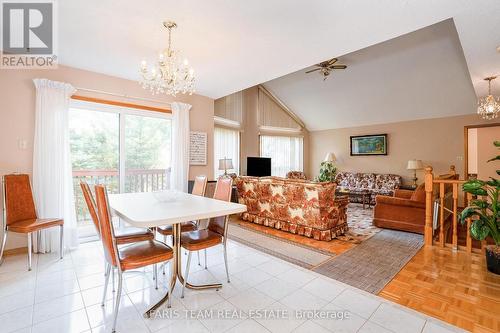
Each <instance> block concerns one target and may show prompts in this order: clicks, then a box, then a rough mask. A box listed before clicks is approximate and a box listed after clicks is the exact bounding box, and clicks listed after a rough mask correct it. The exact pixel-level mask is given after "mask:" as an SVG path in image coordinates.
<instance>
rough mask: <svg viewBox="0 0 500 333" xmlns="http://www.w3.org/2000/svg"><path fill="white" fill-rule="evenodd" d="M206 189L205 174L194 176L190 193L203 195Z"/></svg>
mask: <svg viewBox="0 0 500 333" xmlns="http://www.w3.org/2000/svg"><path fill="white" fill-rule="evenodd" d="M206 189H207V176H196V178H195V179H194V185H193V191H192V192H191V194H194V195H199V196H204V195H205V190H206Z"/></svg>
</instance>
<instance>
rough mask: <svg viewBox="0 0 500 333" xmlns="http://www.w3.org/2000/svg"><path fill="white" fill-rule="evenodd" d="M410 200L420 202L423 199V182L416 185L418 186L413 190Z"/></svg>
mask: <svg viewBox="0 0 500 333" xmlns="http://www.w3.org/2000/svg"><path fill="white" fill-rule="evenodd" d="M411 200H414V201H420V202H424V201H425V184H424V183H422V184H420V185H418V187H417V188H416V189H415V191H414V192H413V194H412V196H411Z"/></svg>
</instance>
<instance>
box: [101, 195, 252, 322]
mask: <svg viewBox="0 0 500 333" xmlns="http://www.w3.org/2000/svg"><path fill="white" fill-rule="evenodd" d="M109 205H110V207H111V211H112V213H113V214H114V215H116V216H118V217H119V218H120V219H122V220H123V221H125V222H126V223H128V224H130V225H132V226H134V227H139V228H150V229H154V228H155V227H159V226H167V225H172V231H173V232H172V236H173V237H172V238H173V242H172V244H173V246H172V247H173V254H174V256H173V260H174V262H173V265H172V278H171V281H170V283H171V290H173V288H174V286H175V283H176V281H177V280H179V282H180V283H181V284H184V278H183V276H182V260H181V259H182V254H181V223H183V222H189V221H200V220H205V219H210V218H213V217H218V216H228V215H231V214H237V213H243V212H246V210H247V207H246V206H245V205H242V204H239V203H233V202H227V201H222V200H216V199H212V198H207V197H203V196H198V195H192V194H188V193H184V192H180V191H172V190H170V191H159V192H140V193H119V194H110V195H109ZM186 287H187V288H190V289H208V288H216V289H219V288H222V284H220V283H215V284H205V285H194V284H191V283H188V282H187V281H186ZM168 297H170V295H169V294H168V292H167V293H166V294H165V296H164V297H163V298H162V299H161V300H160V301H158V302H157V303H156V304H154V305H153V306H151V308H149V309H148V310H147V311H146V313H145V314H144V315H145V316H146V317H150V316H151V314H152V313H153V312H154V311H155V310H157V309H158V308H160V307H161V305H162V304H164V303H165V302H166V301H167V300H168Z"/></svg>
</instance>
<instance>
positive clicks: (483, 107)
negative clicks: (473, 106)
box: [477, 76, 500, 120]
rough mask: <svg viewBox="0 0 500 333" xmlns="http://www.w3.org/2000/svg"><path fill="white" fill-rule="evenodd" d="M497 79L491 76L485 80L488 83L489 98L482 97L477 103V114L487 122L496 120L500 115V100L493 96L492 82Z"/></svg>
mask: <svg viewBox="0 0 500 333" xmlns="http://www.w3.org/2000/svg"><path fill="white" fill-rule="evenodd" d="M496 78H497V77H496V76H490V77H487V78H485V79H484V80H485V81H488V96H486V97H481V98H480V99H479V100H478V102H477V105H478V107H477V113H478V114H479V115H480V116H481V117H482V118H483V119H486V120H491V119H495V118H496V117H498V114H499V113H500V98H498V97H497V98H495V97H494V96H493V95H492V94H491V81H493V80H494V79H496Z"/></svg>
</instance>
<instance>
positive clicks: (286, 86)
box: [264, 19, 476, 130]
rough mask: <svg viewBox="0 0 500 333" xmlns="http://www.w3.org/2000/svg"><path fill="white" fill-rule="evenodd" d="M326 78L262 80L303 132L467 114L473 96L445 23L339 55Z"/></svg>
mask: <svg viewBox="0 0 500 333" xmlns="http://www.w3.org/2000/svg"><path fill="white" fill-rule="evenodd" d="M338 63H339V64H347V65H348V67H347V69H345V70H340V71H339V70H337V71H334V72H333V73H332V74H331V75H330V76H329V77H328V79H327V80H325V81H323V77H322V76H321V75H320V74H319V72H315V73H309V74H306V71H307V70H308V69H312V68H314V67H310V68H307V69H303V70H299V71H297V72H295V73H292V74H288V75H285V76H282V77H280V78H278V79H274V80H271V81H269V82H266V83H265V84H264V85H265V87H266V88H267V89H268V90H270V91H272V92H273V93H274V94H275V95H277V97H278V98H280V99H281V100H282V101H284V103H285V104H286V105H287V106H288V107H290V109H291V110H292V111H293V112H295V113H296V114H297V116H299V118H301V119H302V120H303V121H304V122H305V124H306V127H307V128H308V129H309V130H322V129H331V128H344V127H353V126H362V125H371V124H380V123H387V122H396V121H405V120H413V119H426V118H435V117H447V116H454V115H460V114H468V113H471V112H474V110H475V105H476V96H475V93H474V89H473V87H472V84H471V81H470V78H469V73H468V70H467V64H466V63H465V59H464V56H463V52H462V49H461V47H460V42H459V40H458V36H457V32H456V30H455V27H454V25H453V21H452V20H451V19H448V20H446V21H444V22H441V23H436V24H434V25H432V26H429V27H426V28H423V29H420V30H418V31H415V32H412V33H409V34H407V35H404V36H400V37H397V38H394V39H392V40H389V41H386V42H383V43H380V44H377V45H373V46H370V47H368V48H365V49H363V50H360V51H355V52H353V53H350V54H347V55H345V56H341V57H339V61H338Z"/></svg>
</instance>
